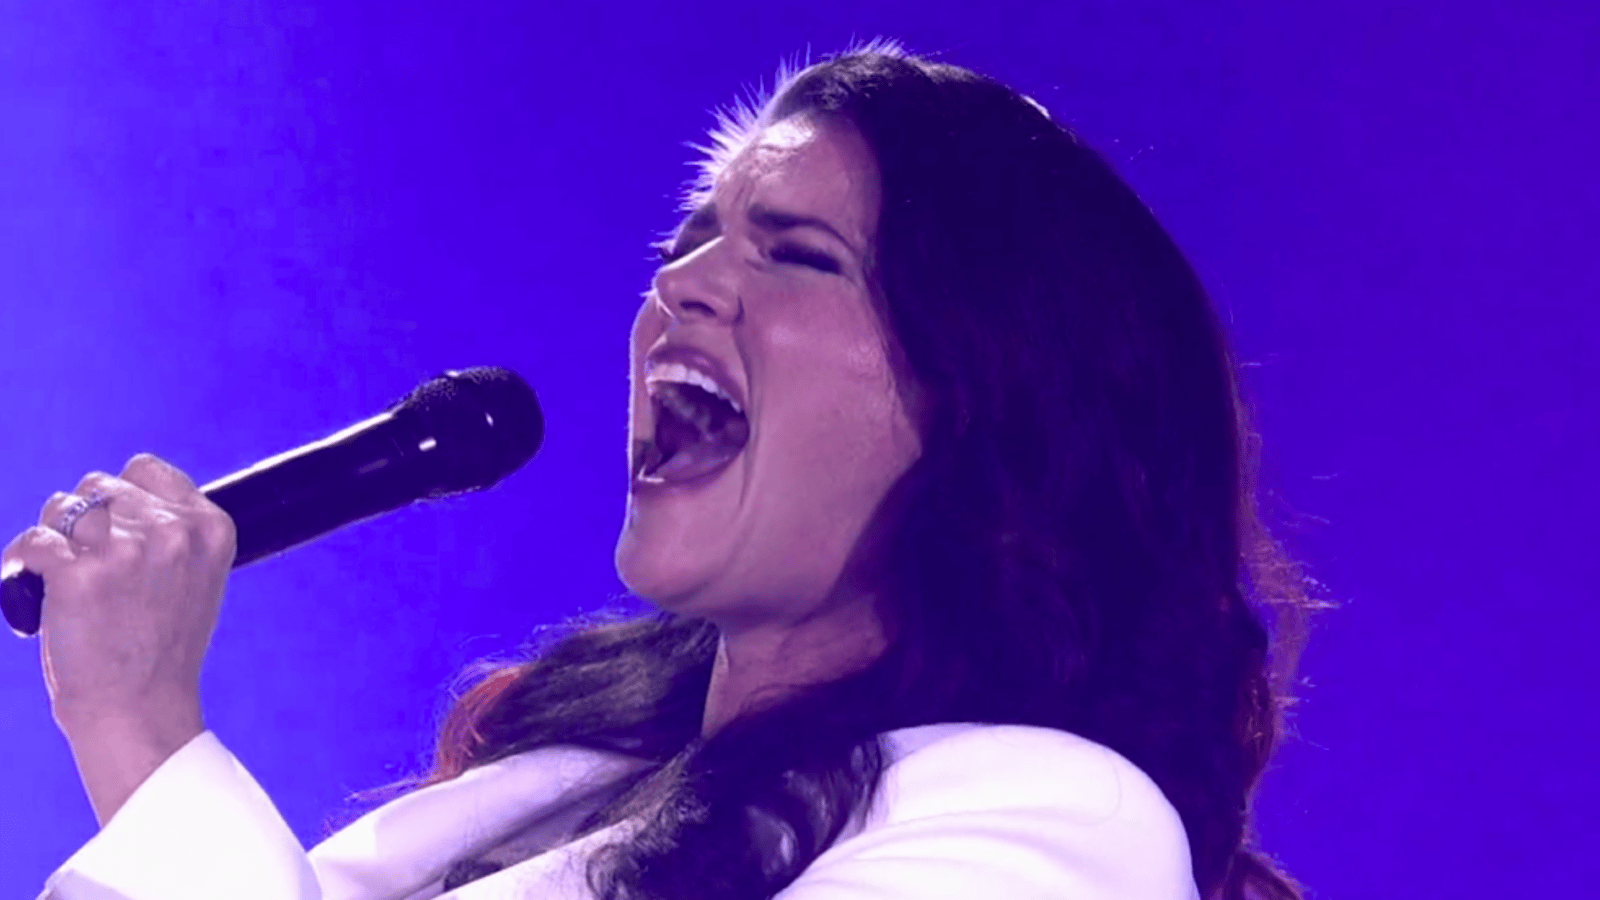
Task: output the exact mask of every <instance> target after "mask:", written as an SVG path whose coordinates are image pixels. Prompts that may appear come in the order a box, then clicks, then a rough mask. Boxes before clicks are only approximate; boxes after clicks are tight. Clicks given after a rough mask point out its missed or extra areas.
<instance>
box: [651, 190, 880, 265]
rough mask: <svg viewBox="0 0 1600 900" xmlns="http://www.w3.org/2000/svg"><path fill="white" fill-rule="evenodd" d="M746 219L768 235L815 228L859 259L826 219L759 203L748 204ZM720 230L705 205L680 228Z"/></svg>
mask: <svg viewBox="0 0 1600 900" xmlns="http://www.w3.org/2000/svg"><path fill="white" fill-rule="evenodd" d="M747 217H748V218H749V220H750V224H752V225H754V226H756V227H757V228H759V229H761V230H762V231H768V232H779V231H788V230H789V229H791V228H815V229H817V230H818V231H823V232H826V233H828V234H831V235H833V236H834V238H836V239H837V240H838V241H839V243H841V244H844V245H845V246H846V247H848V248H849V249H850V251H851V252H852V253H854V254H855V255H856V256H857V257H860V256H861V251H860V250H859V249H857V247H856V245H855V244H854V243H853V242H852V241H851V240H850V239H849V238H847V237H845V236H844V235H843V234H841V233H840V232H839V229H837V228H835V227H833V223H831V222H829V221H828V220H827V219H822V218H818V217H816V216H808V215H804V214H802V213H797V212H790V211H787V210H781V209H774V208H772V207H770V206H766V205H764V204H760V203H756V204H752V205H751V207H750V211H749V213H748V214H747ZM720 227H721V226H720V224H719V222H718V219H717V208H716V207H715V206H712V205H711V204H709V203H707V204H705V205H703V206H701V207H700V208H698V209H696V210H695V211H694V212H693V213H691V214H690V215H689V218H687V219H685V220H684V222H683V229H682V231H681V232H680V233H681V234H687V233H690V232H706V231H717V230H719V229H720Z"/></svg>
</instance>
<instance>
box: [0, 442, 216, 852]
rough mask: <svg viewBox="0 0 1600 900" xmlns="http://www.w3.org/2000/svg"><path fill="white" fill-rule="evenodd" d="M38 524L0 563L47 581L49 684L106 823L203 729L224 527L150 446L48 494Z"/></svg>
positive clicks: (44, 640)
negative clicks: (115, 467) (96, 501)
mask: <svg viewBox="0 0 1600 900" xmlns="http://www.w3.org/2000/svg"><path fill="white" fill-rule="evenodd" d="M96 494H98V495H100V496H102V497H104V498H106V500H107V501H108V502H107V503H106V505H104V506H102V507H96V508H93V509H90V510H89V511H88V512H86V513H84V514H83V515H82V516H81V517H79V518H78V519H77V520H76V523H75V524H74V526H73V527H72V528H70V529H68V530H70V531H71V537H70V538H69V537H68V536H67V535H64V534H62V533H61V532H60V531H57V530H56V529H55V527H53V526H59V525H60V523H61V521H62V515H63V513H64V511H65V510H66V509H67V507H68V506H69V504H71V503H73V502H74V501H75V499H76V498H80V497H82V498H86V497H90V496H94V495H96ZM39 521H40V523H41V524H40V525H37V526H35V527H33V528H30V529H28V530H27V531H24V532H23V533H22V534H21V535H19V536H18V537H17V538H16V540H14V541H12V542H11V544H10V546H8V547H7V548H6V550H5V554H4V570H5V571H12V570H13V569H14V568H17V567H25V568H28V569H31V570H33V571H34V572H36V573H38V574H39V575H40V577H42V578H43V579H44V583H45V603H44V610H43V627H42V628H41V629H40V652H41V655H42V657H43V663H44V673H45V682H46V684H47V685H48V687H49V690H50V698H51V702H52V705H53V708H54V712H55V717H56V722H57V723H58V724H59V725H60V726H61V728H62V731H63V732H64V733H65V734H66V735H67V739H68V740H69V741H70V742H71V743H72V745H73V751H74V753H75V755H77V757H78V763H79V768H80V770H82V772H83V776H84V781H85V784H86V786H87V787H88V788H89V793H90V798H91V800H93V801H94V802H95V807H96V811H97V812H98V813H100V814H101V821H105V820H106V819H108V818H109V817H110V815H109V814H110V812H114V811H115V809H116V807H119V806H120V805H121V803H122V801H123V800H125V799H126V795H127V794H129V793H132V790H133V788H135V787H137V786H138V784H139V783H140V782H142V781H143V779H144V778H145V777H147V776H148V775H149V773H150V771H153V770H154V768H155V766H157V765H159V764H160V763H161V762H162V761H164V760H165V758H166V757H167V756H169V755H171V753H172V752H174V751H176V750H177V749H178V748H179V747H181V746H182V745H183V744H184V743H187V742H188V741H189V740H190V739H191V738H193V737H194V736H195V735H197V734H199V733H200V732H201V731H202V730H204V725H203V721H202V716H201V713H200V668H201V664H202V662H203V661H204V659H205V654H206V650H207V648H208V647H209V646H210V643H211V635H212V633H213V631H214V630H215V628H216V622H217V613H218V610H219V608H220V606H221V602H222V592H223V587H224V584H225V583H226V581H227V574H228V571H229V569H230V568H231V567H232V563H233V554H234V528H233V521H232V520H231V519H229V518H228V514H227V513H225V512H223V511H222V510H221V509H220V508H218V507H217V506H216V504H214V503H212V502H211V501H210V500H207V499H206V497H205V495H203V494H201V493H200V490H199V489H198V488H196V487H195V484H194V482H193V481H191V480H190V479H189V477H188V476H187V475H185V474H184V473H182V472H180V471H179V470H177V469H176V468H174V467H172V466H171V465H169V464H168V463H166V462H164V461H162V460H160V459H157V458H156V457H154V456H150V455H148V454H140V455H139V456H135V457H134V458H133V459H132V460H130V461H129V462H128V465H127V467H126V468H124V469H123V470H122V475H121V477H113V476H111V475H107V474H105V473H103V472H95V473H91V474H89V475H87V476H85V477H84V479H83V481H81V482H80V483H79V484H78V487H77V488H76V489H75V490H74V492H73V493H72V494H60V493H58V494H55V495H54V496H52V497H51V498H50V500H49V501H48V502H47V503H46V504H45V506H44V510H43V512H42V513H41V514H40V517H39ZM129 780H131V781H132V783H131V784H127V783H125V782H127V781H129ZM97 787H98V788H99V791H98V793H99V794H101V796H97Z"/></svg>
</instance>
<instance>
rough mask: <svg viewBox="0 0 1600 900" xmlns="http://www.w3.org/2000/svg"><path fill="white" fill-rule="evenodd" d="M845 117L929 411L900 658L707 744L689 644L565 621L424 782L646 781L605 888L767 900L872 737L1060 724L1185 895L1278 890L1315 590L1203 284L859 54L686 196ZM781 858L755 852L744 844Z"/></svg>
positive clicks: (786, 82)
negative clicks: (1266, 831) (1275, 497)
mask: <svg viewBox="0 0 1600 900" xmlns="http://www.w3.org/2000/svg"><path fill="white" fill-rule="evenodd" d="M797 114H810V115H815V116H820V117H831V118H834V119H836V120H838V121H841V122H845V123H848V124H849V125H850V126H853V127H854V128H856V129H857V130H858V131H859V133H860V134H861V135H862V136H863V137H864V138H865V140H866V142H867V144H868V145H869V146H870V147H871V149H872V151H873V153H874V155H875V157H876V159H877V161H878V166H879V171H880V183H881V190H882V206H881V209H882V213H881V219H880V222H879V227H878V240H877V246H876V249H875V253H874V254H873V258H872V261H871V275H872V278H873V281H874V283H875V285H876V288H877V293H878V300H879V301H880V304H881V309H880V313H881V315H882V316H883V317H884V320H885V322H886V324H887V326H888V330H889V332H890V333H891V334H892V335H893V336H894V339H895V340H896V341H897V342H898V345H899V351H900V352H902V353H903V354H904V359H905V362H906V365H907V367H908V369H909V371H910V372H911V373H912V374H913V375H914V376H915V378H916V379H917V380H918V382H919V384H920V386H921V388H922V389H923V392H924V396H925V397H926V398H927V399H928V416H927V422H926V429H927V434H926V435H925V439H924V443H923V446H924V452H923V455H922V457H921V458H920V459H919V460H918V461H917V462H916V463H915V464H914V465H913V466H912V468H911V470H910V471H909V472H907V474H906V475H905V476H904V478H902V480H901V482H900V483H899V484H898V485H897V486H896V488H895V489H894V491H893V492H892V494H891V498H890V499H891V501H892V503H893V504H894V507H895V509H896V510H898V514H897V516H896V518H895V522H896V524H895V526H894V528H893V530H892V532H891V536H890V538H889V546H888V550H887V553H888V557H887V558H888V561H889V572H888V575H889V578H890V584H889V589H888V592H887V596H888V602H889V604H890V607H891V609H890V610H889V613H890V614H891V615H893V616H894V618H895V620H896V626H897V630H896V637H895V639H894V641H893V642H892V644H891V646H890V648H889V649H888V651H887V652H886V653H885V654H884V655H883V656H882V657H881V658H880V659H878V660H877V661H876V662H875V663H874V664H872V665H871V666H870V667H869V668H867V669H865V670H863V671H860V672H857V673H854V674H851V675H849V676H847V677H845V678H842V679H839V680H837V681H834V682H830V683H827V684H822V685H818V686H815V687H813V688H810V689H808V690H806V691H804V692H801V693H798V694H796V695H795V696H793V697H791V698H789V699H787V700H786V701H784V702H782V703H781V704H779V705H775V706H772V707H770V708H767V709H764V710H763V711H761V712H760V713H757V714H753V715H748V716H745V717H742V718H740V719H738V720H736V721H735V722H734V723H732V724H730V725H729V726H728V727H726V728H724V729H722V730H720V731H718V732H717V733H716V734H715V735H713V736H712V737H710V738H709V739H702V738H701V736H700V722H701V713H702V706H703V703H704V699H705V693H706V689H707V685H708V683H709V679H710V672H711V665H712V661H713V658H714V656H715V652H716V644H717V635H716V630H715V628H714V627H713V626H711V625H709V624H708V623H705V622H701V621H695V620H689V619H683V618H679V617H675V616H671V615H653V616H646V617H640V618H633V619H627V620H623V621H612V622H604V623H600V624H593V623H590V624H585V625H582V626H580V627H575V628H573V629H571V630H569V631H568V633H566V634H565V636H563V637H561V638H560V639H559V640H556V641H554V642H553V643H550V644H549V645H548V646H546V647H545V648H543V649H542V650H541V651H540V652H539V653H537V654H536V655H534V656H533V658H531V659H529V660H527V661H525V662H521V663H517V664H514V665H509V666H505V667H502V668H500V669H497V670H495V671H494V672H493V673H492V674H490V675H489V676H488V677H487V678H486V679H484V680H483V681H481V682H480V683H479V684H478V685H477V686H476V687H475V688H474V689H472V690H470V691H468V692H467V693H466V694H465V696H463V697H462V698H461V699H460V700H459V701H458V703H457V705H456V706H455V708H454V710H453V711H452V712H451V714H450V715H449V717H448V718H447V720H446V722H445V725H444V728H443V730H442V733H441V737H440V741H439V748H438V756H437V764H436V766H435V769H434V771H433V772H432V774H431V775H430V776H429V778H428V780H429V781H438V780H443V779H447V778H450V777H453V776H455V775H457V774H459V773H460V772H462V771H464V770H466V769H468V768H470V767H472V766H477V765H482V764H484V763H486V762H490V761H492V760H496V759H500V758H503V757H506V756H509V755H512V754H515V753H519V752H523V751H526V750H530V749H533V748H535V747H539V746H543V745H547V744H553V743H572V744H579V745H583V746H590V747H596V748H601V749H608V750H617V751H622V752H626V753H631V754H634V755H638V756H641V757H644V758H647V759H649V760H652V761H654V762H655V763H656V764H657V765H656V766H654V767H653V768H652V769H650V770H649V771H648V772H647V773H646V774H645V775H643V776H641V777H640V779H639V780H638V781H637V782H636V783H635V784H633V785H632V786H631V788H630V789H629V790H628V791H627V792H626V793H625V794H624V796H623V797H622V798H621V799H620V800H619V801H617V803H615V804H614V805H613V806H612V807H611V808H609V809H606V810H603V811H601V812H600V813H599V814H597V815H596V816H595V817H594V819H593V820H592V821H591V822H589V823H588V827H599V826H602V825H605V824H608V823H610V822H614V821H617V820H620V819H622V818H625V817H630V816H635V815H643V816H644V819H645V821H646V822H647V824H646V826H645V827H644V828H643V829H642V830H641V831H639V832H638V833H637V834H636V836H635V837H634V839H632V840H631V841H629V842H628V843H627V844H624V845H618V846H613V847H609V848H606V849H605V851H604V852H602V853H600V854H597V855H596V856H595V857H594V858H593V860H592V862H591V869H590V880H591V882H592V884H593V886H594V888H595V891H596V893H597V895H598V896H600V897H604V898H610V900H621V898H658V900H676V898H694V900H721V898H727V900H734V898H738V900H750V898H760V897H771V896H772V895H774V894H775V893H777V892H778V891H780V890H782V889H783V888H784V887H785V886H786V885H788V884H789V883H791V882H792V881H794V880H795V878H797V877H798V876H799V875H800V873H801V872H802V871H803V870H804V869H805V868H806V867H807V866H808V865H809V864H810V863H811V862H812V860H814V859H815V858H816V857H817V856H818V855H819V854H820V853H821V852H822V851H823V850H825V849H827V847H828V846H829V845H831V844H832V843H833V841H834V840H835V839H836V838H837V837H838V835H839V834H840V832H841V830H842V829H843V828H844V826H845V824H846V822H847V821H848V819H849V817H850V815H851V814H852V812H854V811H855V810H857V809H860V808H862V806H863V805H864V804H866V803H868V802H870V800H871V798H872V796H873V793H874V791H875V790H876V788H877V785H878V783H879V780H880V776H881V774H882V772H883V769H884V766H885V757H884V752H883V748H882V746H881V745H880V740H879V736H880V735H881V734H882V733H884V732H886V731H889V730H893V729H896V728H903V727H909V726H914V725H921V724H928V723H935V722H958V721H968V722H988V723H1012V724H1023V725H1035V726H1043V727H1048V728H1054V729H1059V730H1062V731H1067V732H1071V733H1074V734H1077V735H1079V736H1082V737H1084V738H1088V739H1089V740H1092V741H1095V742H1098V743H1100V744H1104V745H1105V746H1107V747H1110V748H1112V749H1113V750H1115V751H1117V752H1118V753H1119V754H1121V755H1122V756H1123V757H1125V758H1127V759H1128V760H1129V761H1131V762H1132V763H1133V764H1135V765H1136V766H1138V767H1139V768H1140V769H1141V770H1142V771H1143V772H1145V773H1146V774H1147V775H1149V777H1150V778H1151V779H1152V780H1153V781H1154V783H1155V784H1156V785H1157V786H1158V787H1159V788H1160V789H1161V791H1162V793H1163V794H1164V795H1165V796H1166V798H1167V799H1168V801H1169V802H1170V803H1171V804H1172V805H1173V806H1174V807H1175V808H1176V809H1177V811H1178V814H1179V816H1180V817H1181V819H1182V822H1183V826H1184V830H1185V833H1186V835H1187V837H1188V841H1189V845H1190V850H1191V857H1192V863H1193V872H1194V878H1195V881H1196V883H1197V884H1198V885H1199V888H1200V891H1201V895H1202V896H1204V897H1207V898H1222V900H1244V898H1247V897H1253V898H1270V900H1296V898H1299V896H1300V892H1299V889H1298V888H1297V887H1296V886H1295V884H1294V882H1293V881H1292V880H1291V879H1290V878H1288V877H1287V876H1286V875H1285V874H1283V873H1282V872H1281V871H1280V870H1279V869H1278V868H1277V867H1276V866H1275V865H1274V864H1273V863H1272V861H1271V860H1270V859H1269V858H1268V857H1267V856H1265V855H1264V854H1262V853H1261V852H1260V851H1259V850H1258V849H1257V848H1256V846H1255V843H1254V838H1253V834H1252V830H1251V825H1250V804H1251V797H1252V794H1253V792H1254V790H1255V786H1256V784H1257V781H1258V780H1259V778H1260V777H1261V774H1262V771H1263V769H1264V768H1265V766H1266V763H1267V761H1268V758H1269V757H1270V756H1271V754H1272V752H1273V749H1274V747H1275V745H1276V743H1277V740H1278V735H1279V733H1280V730H1281V727H1282V717H1283V712H1284V709H1285V707H1286V705H1287V703H1288V701H1289V687H1290V683H1291V677H1292V672H1293V670H1294V666H1295V662H1296V658H1297V655H1298V652H1299V649H1300V644H1301V642H1302V640H1303V637H1304V633H1305V623H1306V619H1307V616H1308V614H1309V613H1310V612H1311V611H1313V610H1314V609H1316V608H1318V607H1319V606H1321V605H1323V604H1321V603H1319V602H1318V601H1317V600H1316V599H1315V598H1314V596H1313V595H1312V592H1311V587H1312V586H1313V582H1311V581H1310V580H1309V579H1308V578H1306V577H1305V576H1304V574H1303V572H1302V570H1301V567H1300V566H1299V565H1298V564H1297V563H1296V562H1295V561H1294V560H1293V559H1291V558H1289V556H1287V555H1286V554H1285V552H1284V551H1283V550H1282V549H1281V548H1280V546H1279V544H1278V543H1277V542H1276V541H1275V540H1274V539H1273V537H1272V536H1271V535H1270V534H1269V532H1268V530H1267V529H1266V528H1265V527H1264V525H1263V524H1262V522H1261V519H1260V516H1259V515H1258V508H1257V502H1256V458H1255V449H1254V448H1255V446H1256V441H1257V438H1256V436H1255V434H1254V432H1253V430H1252V426H1251V416H1250V412H1249V409H1248V405H1247V404H1246V403H1245V401H1244V400H1243V399H1242V397H1241V394H1240V388H1239V384H1238V380H1237V371H1236V362H1235V360H1234V359H1233V357H1232V353H1231V350H1230V349H1229V344H1228V340H1227V337H1226V334H1225V332H1224V330H1223V328H1222V326H1221V324H1220V322H1219V320H1218V316H1217V315H1216V312H1215V310H1214V307H1213V305H1212V303H1211V301H1210V299H1209V298H1208V296H1207V294H1206V292H1205V290H1204V289H1203V287H1202V286H1201V284H1200V281H1199V279H1198V278H1197V277H1196V275H1195V272H1194V270H1193V269H1192V267H1191V266H1190V265H1189V263H1188V262H1187V260H1186V259H1185V258H1184V256H1183V254H1182V253H1181V252H1180V250H1179V249H1178V247H1177V246H1176V244H1175V243H1174V242H1173V240H1172V239H1171V238H1170V237H1169V236H1168V234H1167V232H1166V231H1165V230H1164V229H1163V228H1162V226H1161V225H1160V224H1159V223H1158V222H1157V221H1156V219H1155V217H1154V216H1153V215H1152V214H1151V212H1150V211H1149V209H1148V208H1147V207H1146V206H1145V205H1144V204H1143V203H1142V202H1141V201H1140V200H1139V198H1138V197H1137V196H1136V195H1135V194H1134V192H1133V191H1132V190H1131V189H1130V188H1129V187H1128V186H1127V184H1126V183H1125V182H1124V181H1123V180H1122V179H1121V178H1120V177H1119V176H1118V175H1117V173H1116V172H1115V170H1114V169H1113V167H1112V166H1111V165H1110V164H1109V163H1108V162H1107V161H1106V160H1105V159H1104V158H1103V157H1102V156H1101V155H1100V154H1098V153H1097V152H1095V151H1094V150H1093V149H1091V148H1090V147H1088V146H1087V145H1086V144H1085V143H1084V142H1083V141H1082V140H1080V139H1079V138H1078V137H1077V136H1076V135H1075V134H1073V133H1072V132H1071V131H1070V130H1069V129H1067V128H1066V127H1064V126H1062V125H1061V124H1059V123H1058V122H1056V121H1054V120H1053V119H1052V118H1051V117H1050V116H1049V114H1048V113H1046V112H1045V111H1044V109H1043V108H1042V107H1041V106H1039V105H1038V104H1037V103H1035V102H1033V101H1031V100H1030V99H1028V98H1027V97H1024V96H1022V95H1021V94H1019V93H1018V92H1016V91H1015V90H1013V89H1011V88H1009V87H1007V86H1005V85H1003V84H1001V83H999V82H997V81H994V80H992V79H990V78H987V77H984V76H982V75H978V74H976V73H973V72H971V71H969V70H966V69H962V68H958V67H955V66H950V65H944V64H940V63H935V62H930V61H928V60H925V59H921V58H918V57H915V56H912V55H909V54H906V53H904V52H903V51H901V50H900V49H898V47H896V46H895V45H892V44H882V43H875V44H872V45H868V46H867V47H865V48H861V49H857V50H853V51H850V52H846V53H844V54H841V55H839V56H836V57H833V58H830V59H828V60H826V61H824V62H821V63H818V64H815V65H812V66H809V67H807V68H805V69H803V70H801V71H799V72H796V73H792V74H789V75H787V76H786V77H785V78H784V79H783V81H782V83H780V85H779V86H778V87H777V90H776V92H775V95H774V96H773V97H772V99H770V100H769V101H767V102H766V103H765V104H763V105H761V106H760V107H759V108H745V109H741V110H737V111H735V112H734V113H731V114H727V115H725V116H723V117H722V119H721V123H720V125H719V128H718V130H717V131H716V132H715V133H714V134H713V136H712V140H711V142H710V144H709V145H708V147H707V148H706V149H707V159H706V162H705V164H704V177H703V178H702V181H701V182H700V183H699V185H698V186H697V187H693V188H691V193H690V202H695V197H696V196H697V191H699V190H703V189H704V188H705V187H706V186H707V185H708V184H709V179H710V178H711V177H714V176H715V173H716V172H717V171H719V170H720V168H721V167H722V166H724V165H726V164H727V161H728V159H729V158H731V156H732V155H733V154H736V153H737V152H738V149H739V148H740V147H742V146H743V145H744V144H745V143H746V142H747V141H748V140H749V138H750V136H751V135H753V134H754V133H756V132H757V131H758V130H759V129H761V128H763V127H765V126H766V125H768V124H770V123H772V122H775V121H778V120H781V119H783V118H786V117H788V116H792V115H797ZM757 820H759V821H763V822H768V823H772V824H773V827H775V828H777V829H779V830H780V831H781V832H782V834H783V837H784V838H785V840H782V841H779V842H777V844H778V845H779V846H782V847H783V848H785V850H784V851H783V852H781V853H777V854H774V853H773V852H772V851H771V850H770V849H768V850H763V849H762V847H763V846H766V847H769V848H770V846H772V844H771V843H770V842H760V845H758V841H757V837H756V835H754V834H753V833H752V829H751V827H750V822H752V821H757Z"/></svg>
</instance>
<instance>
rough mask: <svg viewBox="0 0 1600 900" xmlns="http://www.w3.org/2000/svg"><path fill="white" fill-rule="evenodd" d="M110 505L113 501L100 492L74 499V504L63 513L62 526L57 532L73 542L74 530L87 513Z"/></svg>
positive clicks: (58, 526)
mask: <svg viewBox="0 0 1600 900" xmlns="http://www.w3.org/2000/svg"><path fill="white" fill-rule="evenodd" d="M110 503H111V499H110V498H109V497H107V496H106V495H105V494H102V493H100V492H99V491H95V492H94V493H92V494H90V495H89V496H87V497H74V498H72V502H71V503H69V504H67V508H66V509H64V510H62V511H61V524H59V525H57V526H56V530H57V531H59V532H61V533H62V534H64V535H66V537H67V540H72V529H73V527H74V526H76V525H77V524H78V520H79V519H81V518H83V516H84V514H85V513H87V512H88V511H89V510H91V509H96V508H98V507H101V506H107V505H109V504H110Z"/></svg>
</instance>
